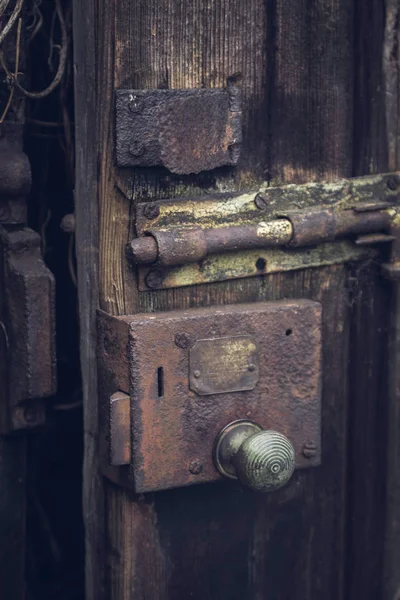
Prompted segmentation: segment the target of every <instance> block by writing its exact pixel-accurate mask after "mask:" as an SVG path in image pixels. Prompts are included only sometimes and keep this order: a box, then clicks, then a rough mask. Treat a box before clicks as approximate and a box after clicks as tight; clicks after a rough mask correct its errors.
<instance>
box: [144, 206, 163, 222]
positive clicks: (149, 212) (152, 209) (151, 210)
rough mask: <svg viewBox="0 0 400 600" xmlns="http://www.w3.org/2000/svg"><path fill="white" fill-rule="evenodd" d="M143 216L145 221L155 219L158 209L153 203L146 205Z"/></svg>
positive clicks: (158, 212)
mask: <svg viewBox="0 0 400 600" xmlns="http://www.w3.org/2000/svg"><path fill="white" fill-rule="evenodd" d="M143 214H144V216H145V217H146V219H156V218H157V217H158V216H159V214H160V207H159V206H158V204H154V203H149V204H146V206H145V207H144V208H143Z"/></svg>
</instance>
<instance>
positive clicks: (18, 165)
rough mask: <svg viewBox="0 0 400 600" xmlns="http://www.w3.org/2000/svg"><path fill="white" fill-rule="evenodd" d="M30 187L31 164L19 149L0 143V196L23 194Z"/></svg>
mask: <svg viewBox="0 0 400 600" xmlns="http://www.w3.org/2000/svg"><path fill="white" fill-rule="evenodd" d="M30 188H31V165H30V163H29V159H28V157H27V156H26V154H24V153H23V152H21V151H18V150H14V149H13V148H10V147H7V146H2V145H0V196H24V195H26V194H28V193H29V191H30Z"/></svg>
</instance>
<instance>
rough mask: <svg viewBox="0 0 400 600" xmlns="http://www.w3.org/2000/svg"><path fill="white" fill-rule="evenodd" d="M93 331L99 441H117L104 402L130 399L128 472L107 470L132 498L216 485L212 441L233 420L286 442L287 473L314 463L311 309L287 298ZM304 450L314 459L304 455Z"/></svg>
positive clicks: (314, 321) (146, 317) (316, 399)
mask: <svg viewBox="0 0 400 600" xmlns="http://www.w3.org/2000/svg"><path fill="white" fill-rule="evenodd" d="M98 331H99V336H98V340H99V347H98V356H99V361H100V365H99V372H100V376H101V385H100V389H101V396H102V400H101V414H102V421H103V426H102V429H103V432H104V434H105V436H104V437H105V438H106V437H109V436H110V435H111V438H112V437H113V436H118V435H124V432H122V431H121V430H118V428H117V429H114V430H113V429H112V427H111V428H110V421H109V419H110V398H113V401H115V393H116V392H118V391H119V392H124V393H125V394H129V395H130V399H131V403H130V427H129V432H130V436H131V437H130V442H131V444H130V460H129V466H128V465H127V466H123V467H113V468H107V469H106V474H108V475H109V476H110V477H111V478H113V479H114V480H116V481H117V482H119V483H122V484H124V485H128V486H130V487H133V488H134V489H135V491H136V492H140V493H141V492H149V491H156V490H161V489H167V488H172V487H179V486H184V485H190V484H193V483H205V482H211V481H216V480H219V479H220V478H221V476H220V475H219V473H218V472H217V470H216V469H215V467H214V464H213V460H212V453H213V445H214V441H215V439H216V437H217V435H218V433H219V432H220V431H221V429H223V427H225V426H226V424H227V423H229V422H231V421H235V420H237V419H250V420H252V421H254V422H256V423H258V424H259V425H260V426H261V427H263V428H265V429H274V430H277V431H280V432H282V433H283V434H284V435H286V437H288V438H289V440H290V441H291V443H292V444H293V446H294V449H295V454H296V467H298V468H302V467H309V466H316V465H318V464H319V462H320V453H321V450H320V402H321V305H320V304H318V303H316V302H312V301H309V300H293V301H279V302H263V303H255V304H243V305H233V306H224V307H218V308H215V307H212V308H205V309H194V310H191V311H190V312H184V311H179V312H178V311H175V312H169V313H158V314H139V315H132V316H124V317H111V316H109V315H107V314H105V313H100V314H99V328H98ZM239 340H240V341H239ZM230 356H231V357H232V358H231V360H229V357H230ZM229 364H230V365H231V369H232V373H230V374H229V373H228V374H227V373H226V372H225V371H228V370H229ZM245 367H246V374H245V375H244V369H245ZM248 367H250V371H249V370H248ZM253 367H254V369H253ZM195 371H200V376H199V377H197V380H199V383H198V384H194V383H193V380H194V379H196V378H195V377H194V372H195ZM202 371H203V377H204V379H203V380H202ZM211 374H212V376H211ZM248 374H249V376H248ZM196 388H197V389H196ZM233 390H237V391H233ZM204 393H206V394H207V395H202V394H204ZM114 408H115V407H114ZM125 434H126V431H125ZM106 441H107V440H106V439H105V442H106ZM310 443H312V444H313V448H315V452H313V453H312V455H311V456H305V454H303V450H304V447H305V445H307V444H310ZM106 446H107V447H108V444H106V445H105V447H104V463H108V462H109V455H108V450H107V448H106ZM116 446H117V443H116V440H115V439H114V440H113V439H111V447H114V448H115V447H116Z"/></svg>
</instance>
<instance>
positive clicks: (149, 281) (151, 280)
mask: <svg viewBox="0 0 400 600" xmlns="http://www.w3.org/2000/svg"><path fill="white" fill-rule="evenodd" d="M163 280H164V277H163V274H162V271H160V269H153V270H151V271H149V272H148V273H147V275H146V279H145V281H146V285H147V287H149V288H151V289H153V288H158V287H161V286H162V282H163Z"/></svg>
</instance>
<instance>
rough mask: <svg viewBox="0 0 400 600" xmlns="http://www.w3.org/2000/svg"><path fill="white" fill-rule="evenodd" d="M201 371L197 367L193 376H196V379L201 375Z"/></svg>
mask: <svg viewBox="0 0 400 600" xmlns="http://www.w3.org/2000/svg"><path fill="white" fill-rule="evenodd" d="M200 375H201V373H200V371H199V370H198V369H196V371H194V372H193V377H196V379H198V378H199V377H200Z"/></svg>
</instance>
